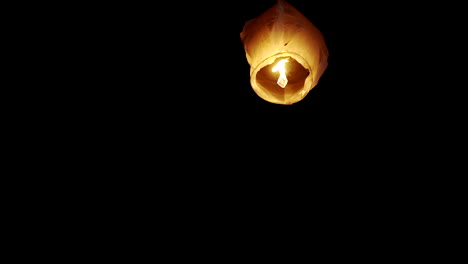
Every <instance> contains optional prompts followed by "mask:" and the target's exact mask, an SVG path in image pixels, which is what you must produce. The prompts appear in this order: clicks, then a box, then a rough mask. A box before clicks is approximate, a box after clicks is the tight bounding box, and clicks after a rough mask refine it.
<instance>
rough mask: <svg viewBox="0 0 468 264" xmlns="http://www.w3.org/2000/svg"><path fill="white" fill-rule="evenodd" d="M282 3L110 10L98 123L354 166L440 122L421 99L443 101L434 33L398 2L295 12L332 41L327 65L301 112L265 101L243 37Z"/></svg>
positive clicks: (322, 4) (322, 5)
mask: <svg viewBox="0 0 468 264" xmlns="http://www.w3.org/2000/svg"><path fill="white" fill-rule="evenodd" d="M274 3H275V1H274V0H264V1H253V0H243V1H216V2H215V3H211V2H210V3H209V2H200V1H192V2H189V3H183V4H179V3H177V2H173V3H171V2H169V3H164V4H162V6H161V5H160V4H141V5H139V4H132V5H131V6H128V4H127V3H125V4H122V5H120V6H119V5H118V4H115V3H114V4H112V5H109V6H108V7H105V8H104V9H105V14H106V16H103V22H104V23H101V24H100V25H102V27H103V28H102V30H101V31H99V30H98V33H96V34H97V38H98V39H99V38H103V39H104V40H105V41H104V42H103V43H104V44H102V46H100V48H101V51H102V57H103V58H104V60H105V64H106V66H101V65H100V64H99V63H97V65H98V66H99V67H100V69H101V70H102V72H100V74H101V75H102V76H103V77H104V78H103V80H102V83H100V84H99V85H98V87H99V89H97V91H93V92H94V93H95V94H96V96H95V98H97V99H96V103H97V105H99V107H100V108H102V111H99V113H102V116H100V118H102V119H103V120H105V122H107V123H110V124H111V126H112V127H114V126H115V127H120V129H123V130H126V131H128V132H129V133H131V134H132V135H137V134H138V133H143V134H144V136H143V138H148V137H151V135H158V134H160V133H166V135H178V138H179V139H184V142H187V143H188V142H191V143H193V142H198V143H195V144H202V145H203V144H205V143H203V142H205V141H206V140H207V141H206V142H208V143H209V144H212V143H213V144H216V143H215V142H218V143H222V144H224V143H228V144H229V146H230V147H236V146H237V143H236V142H245V141H249V140H250V141H252V142H255V144H262V146H267V145H270V147H272V148H276V147H279V146H282V147H285V148H287V147H298V146H303V147H298V148H299V149H300V150H301V151H304V150H306V149H312V148H321V149H322V150H325V149H329V147H327V146H334V147H335V148H338V149H340V150H345V149H346V150H345V152H346V153H348V154H350V153H352V150H356V149H360V148H361V149H362V148H363V146H369V148H370V149H368V150H369V151H371V150H372V151H381V149H385V147H393V146H395V144H396V145H399V144H401V143H398V142H399V138H401V137H404V138H407V137H408V136H409V137H413V136H416V134H417V133H419V132H411V133H413V134H411V135H408V134H407V133H408V132H407V131H419V130H418V129H416V130H414V129H413V128H416V127H417V126H418V124H419V123H426V122H428V120H429V119H430V118H433V115H432V114H433V113H435V112H437V111H438V109H437V106H436V105H437V102H435V103H434V101H430V100H424V99H423V97H425V96H427V95H428V94H434V93H432V92H429V91H432V89H434V88H432V87H434V84H433V83H428V81H427V73H428V72H427V71H426V70H425V69H427V68H428V66H427V65H428V64H429V61H428V59H427V56H425V55H426V54H427V53H426V52H427V51H428V49H429V48H428V47H426V45H422V44H423V43H426V42H425V39H426V38H428V36H430V35H427V34H426V33H427V30H425V29H428V28H431V30H433V29H434V28H437V25H436V23H435V22H434V21H432V22H431V23H432V24H433V25H432V27H421V25H422V24H424V23H423V22H421V20H418V19H414V14H415V12H416V11H417V10H416V9H414V8H413V9H410V8H409V7H407V6H405V7H404V8H403V7H402V5H398V4H397V3H393V2H392V4H391V5H390V4H385V3H380V4H376V5H375V6H370V5H364V4H353V3H342V2H338V1H306V0H291V1H289V3H290V4H292V5H293V6H295V7H296V8H297V9H298V10H299V11H300V12H302V13H303V14H304V15H305V16H306V17H307V18H309V20H310V21H311V22H312V23H313V24H314V25H315V26H316V27H317V28H318V29H319V30H320V31H321V32H322V34H323V35H324V37H325V41H326V43H327V46H328V49H329V53H330V56H329V61H328V62H329V65H328V68H327V70H326V71H325V73H324V74H323V75H322V77H321V79H320V81H319V83H318V85H317V86H316V87H315V88H314V89H312V91H311V92H310V93H309V94H308V95H307V97H306V98H305V99H303V100H302V101H300V102H298V103H296V104H293V105H290V106H284V105H276V104H272V103H269V102H266V101H264V100H263V99H261V98H260V97H258V96H257V95H256V94H255V93H254V91H253V90H252V88H251V86H250V82H249V80H250V76H249V67H250V66H249V65H248V63H247V60H246V57H245V53H244V49H243V46H242V44H241V40H240V36H239V34H240V32H241V31H242V28H243V26H244V23H245V22H246V21H247V20H250V19H253V18H255V17H257V16H258V15H260V14H261V13H262V12H263V11H265V10H267V9H268V8H270V7H271V6H272V5H273V4H274ZM103 12H104V11H103ZM418 14H419V13H418ZM101 33H102V34H101ZM421 39H422V40H421ZM99 45H100V44H98V46H99ZM90 67H96V66H95V65H90ZM421 69H424V70H421ZM421 72H422V74H421ZM159 79H161V81H158V80H159ZM427 84H429V85H427ZM434 106H436V108H434ZM198 136H200V138H199V137H198ZM155 137H156V136H155ZM202 138H203V139H202ZM257 139H258V140H257ZM374 139H375V140H374ZM241 146H243V147H244V150H246V149H248V148H249V147H248V146H251V145H250V144H247V143H244V144H241ZM345 146H346V147H345ZM226 148H227V149H229V147H226ZM330 148H332V147H330ZM256 149H257V150H258V149H259V148H256Z"/></svg>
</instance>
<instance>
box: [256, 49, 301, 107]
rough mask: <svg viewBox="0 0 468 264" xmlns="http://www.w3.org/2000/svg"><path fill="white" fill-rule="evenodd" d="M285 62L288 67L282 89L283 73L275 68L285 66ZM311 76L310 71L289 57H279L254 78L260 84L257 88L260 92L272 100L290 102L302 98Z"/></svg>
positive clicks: (260, 70) (259, 71)
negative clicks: (307, 80)
mask: <svg viewBox="0 0 468 264" xmlns="http://www.w3.org/2000/svg"><path fill="white" fill-rule="evenodd" d="M285 62H287V67H285V71H284V76H283V77H284V80H285V82H286V83H284V87H282V86H281V84H280V82H281V80H283V79H282V78H281V75H282V73H281V71H279V70H278V69H275V68H278V67H277V66H278V65H284V64H285ZM284 66H285V65H284ZM309 74H310V72H309V70H308V69H306V68H305V67H304V66H303V65H302V64H300V63H299V62H298V61H297V60H295V59H294V58H292V57H290V56H288V57H278V58H276V60H275V61H274V62H273V63H271V64H267V65H264V66H263V68H261V69H259V70H258V71H257V72H256V74H254V76H252V78H253V79H255V83H256V84H258V85H257V87H258V88H259V89H260V90H259V91H258V92H260V93H261V94H263V95H266V96H268V97H270V98H275V100H276V101H278V102H288V101H290V100H291V98H294V97H296V96H302V95H301V94H300V93H301V92H302V91H303V90H304V86H305V82H306V79H307V78H308V77H309Z"/></svg>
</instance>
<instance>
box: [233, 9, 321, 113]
mask: <svg viewBox="0 0 468 264" xmlns="http://www.w3.org/2000/svg"><path fill="white" fill-rule="evenodd" d="M240 37H241V40H242V44H243V45H244V49H245V53H246V57H247V61H248V63H249V65H250V84H251V86H252V88H253V90H254V91H255V93H256V94H257V95H258V96H259V97H261V98H262V99H264V100H266V101H268V102H271V103H275V104H282V105H291V104H294V103H296V102H299V101H301V100H302V99H304V97H306V95H307V94H308V93H309V92H310V90H312V88H314V87H315V86H316V85H317V83H318V81H319V79H320V77H321V76H322V74H323V72H324V71H325V69H326V68H327V66H328V49H327V46H326V44H325V40H324V38H323V35H322V33H321V32H320V31H319V30H318V29H317V28H316V27H315V26H314V25H313V24H312V23H311V22H310V21H309V20H308V19H307V18H306V17H305V16H304V15H303V14H302V13H300V12H299V11H298V10H297V9H296V8H295V7H293V6H292V5H291V4H289V3H288V2H286V1H283V0H278V1H277V2H276V3H275V4H274V5H273V6H272V7H271V8H269V9H268V10H266V11H265V12H263V13H262V14H261V15H260V16H258V17H256V18H254V19H252V20H249V21H247V22H246V23H245V25H244V28H243V30H242V32H241V33H240Z"/></svg>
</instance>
